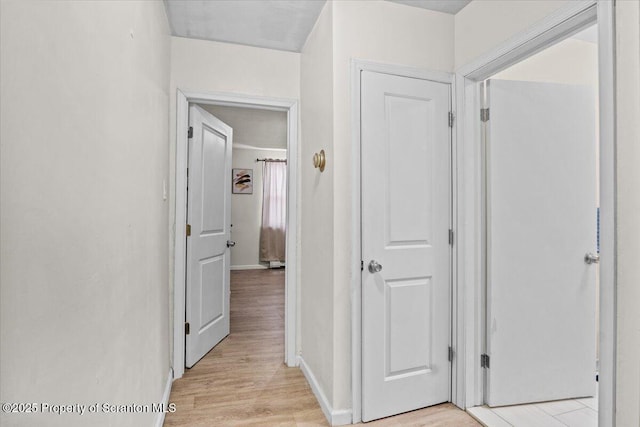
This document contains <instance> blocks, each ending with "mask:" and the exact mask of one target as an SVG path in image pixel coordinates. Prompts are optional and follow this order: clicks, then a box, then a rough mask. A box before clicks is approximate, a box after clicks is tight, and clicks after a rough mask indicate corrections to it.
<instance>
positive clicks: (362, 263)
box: [360, 260, 364, 271]
mask: <svg viewBox="0 0 640 427" xmlns="http://www.w3.org/2000/svg"><path fill="white" fill-rule="evenodd" d="M360 271H364V261H363V260H360Z"/></svg>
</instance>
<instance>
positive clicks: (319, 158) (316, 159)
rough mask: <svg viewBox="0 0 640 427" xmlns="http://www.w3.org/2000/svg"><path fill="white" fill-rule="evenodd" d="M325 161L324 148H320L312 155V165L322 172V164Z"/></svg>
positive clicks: (323, 164)
mask: <svg viewBox="0 0 640 427" xmlns="http://www.w3.org/2000/svg"><path fill="white" fill-rule="evenodd" d="M326 163H327V158H326V157H325V155H324V150H320V152H319V153H315V154H314V155H313V167H314V168H318V169H320V172H324V166H325V164H326Z"/></svg>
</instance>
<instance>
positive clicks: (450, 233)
mask: <svg viewBox="0 0 640 427" xmlns="http://www.w3.org/2000/svg"><path fill="white" fill-rule="evenodd" d="M453 237H454V236H453V230H451V229H449V245H451V246H453Z"/></svg>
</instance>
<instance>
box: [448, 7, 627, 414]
mask: <svg viewBox="0 0 640 427" xmlns="http://www.w3.org/2000/svg"><path fill="white" fill-rule="evenodd" d="M596 22H597V23H598V26H599V31H598V34H599V35H598V64H599V65H598V68H599V94H600V96H599V99H600V100H599V102H600V117H599V122H600V230H601V233H600V236H601V238H600V246H601V261H600V289H599V290H600V337H599V341H600V376H599V382H598V387H599V408H598V420H599V424H598V425H599V426H600V427H610V426H615V374H616V366H615V364H616V347H615V343H616V327H615V318H616V287H617V283H616V267H615V259H616V252H615V251H616V235H615V233H616V223H615V216H616V206H615V202H616V184H615V144H616V139H615V127H614V125H615V73H614V60H615V34H614V29H615V24H614V2H613V1H611V0H600V1H597V0H587V1H584V0H583V1H576V2H569V4H566V5H564V6H562V7H560V8H559V9H558V10H557V11H555V12H554V13H552V14H550V15H549V16H547V17H546V18H545V19H544V20H542V21H540V22H538V23H536V24H535V25H533V26H532V27H530V28H529V29H528V30H527V31H524V32H521V33H519V34H516V35H515V36H514V37H512V38H510V39H509V40H507V41H505V42H504V43H502V44H500V45H498V46H497V47H495V48H494V49H492V50H491V51H489V52H488V53H486V54H484V55H482V56H481V57H479V58H478V59H476V60H474V61H472V62H470V63H468V64H466V65H464V66H462V67H460V68H459V69H458V70H457V72H456V81H457V87H458V93H457V101H458V104H457V105H458V109H459V110H458V111H459V117H460V120H458V122H457V127H458V135H459V145H458V148H459V149H458V153H457V154H458V157H457V161H458V163H457V167H456V170H457V171H458V176H457V180H458V183H459V188H458V190H459V193H458V194H459V198H458V199H457V201H458V204H459V209H458V211H457V217H456V223H457V225H458V230H457V231H458V240H457V241H458V243H459V246H458V256H459V259H458V263H457V265H456V268H457V275H456V276H457V278H458V280H459V284H458V286H459V289H460V292H459V293H458V299H457V300H456V301H455V305H457V313H458V319H457V324H458V325H459V330H458V334H457V337H458V340H457V342H456V343H455V344H456V350H457V354H458V356H459V357H460V361H461V363H459V364H458V365H457V368H458V372H457V381H458V386H457V388H456V389H457V391H458V393H457V395H455V396H454V401H453V402H454V403H455V404H456V405H457V406H459V407H460V408H463V409H466V408H469V407H473V406H477V405H482V404H483V403H484V370H483V369H482V368H481V367H480V355H481V354H482V353H483V352H484V345H485V344H484V343H485V324H484V322H485V320H484V316H485V304H486V301H485V294H484V290H485V287H486V281H485V273H486V259H485V255H486V251H485V220H486V218H485V191H484V185H483V183H484V167H483V150H482V145H481V127H480V118H479V111H480V108H481V97H480V88H479V86H480V85H479V83H480V82H481V81H482V80H484V79H486V78H488V77H490V76H491V75H493V74H495V73H497V72H498V71H501V70H503V69H505V68H507V67H509V66H511V65H513V64H515V63H517V62H519V61H521V60H522V59H524V58H527V57H529V56H531V55H533V54H535V53H537V52H539V51H541V50H543V49H545V48H546V47H549V46H550V45H552V44H554V43H556V42H557V41H559V40H561V39H564V38H565V37H566V36H568V35H570V34H573V33H575V32H578V31H579V30H581V29H582V28H584V27H586V26H588V25H590V24H593V23H596ZM607 254H610V255H609V256H607Z"/></svg>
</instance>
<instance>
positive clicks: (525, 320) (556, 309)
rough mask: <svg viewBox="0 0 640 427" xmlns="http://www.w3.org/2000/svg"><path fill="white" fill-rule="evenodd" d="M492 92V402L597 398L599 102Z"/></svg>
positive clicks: (572, 92)
mask: <svg viewBox="0 0 640 427" xmlns="http://www.w3.org/2000/svg"><path fill="white" fill-rule="evenodd" d="M488 92H489V106H490V114H489V116H490V120H489V122H488V146H487V150H488V151H487V159H488V165H487V186H488V187H487V188H488V204H487V206H488V215H487V217H488V224H487V226H488V228H487V240H488V242H487V243H488V247H487V249H488V259H487V262H488V264H487V303H488V304H487V311H488V313H487V314H488V316H487V346H488V348H487V350H488V354H489V357H490V359H489V361H490V363H489V365H490V366H489V369H488V371H487V372H488V375H487V378H488V399H487V403H488V404H489V405H491V406H499V405H511V404H519V403H528V402H537V401H547V400H556V399H567V398H574V397H582V396H592V395H593V394H594V392H595V374H596V372H595V367H596V365H595V364H596V353H595V339H594V337H595V302H596V297H595V279H596V266H595V264H587V263H586V262H585V255H586V254H587V253H596V204H597V201H596V143H595V135H596V128H595V107H596V102H595V98H594V94H593V92H592V91H591V90H590V89H589V88H588V87H583V86H577V85H561V84H552V83H532V82H519V81H501V80H491V81H490V82H489V88H488Z"/></svg>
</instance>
